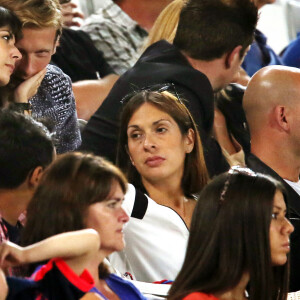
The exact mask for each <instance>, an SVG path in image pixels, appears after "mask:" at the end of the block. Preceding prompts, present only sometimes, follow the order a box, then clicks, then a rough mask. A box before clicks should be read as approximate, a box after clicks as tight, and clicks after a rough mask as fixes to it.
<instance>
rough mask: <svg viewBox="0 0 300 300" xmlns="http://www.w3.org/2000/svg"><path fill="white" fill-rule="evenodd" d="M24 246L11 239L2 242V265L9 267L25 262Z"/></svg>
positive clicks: (0, 260)
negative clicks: (10, 240)
mask: <svg viewBox="0 0 300 300" xmlns="http://www.w3.org/2000/svg"><path fill="white" fill-rule="evenodd" d="M24 260H25V258H24V253H23V248H22V247H20V246H18V245H16V244H14V243H12V242H9V241H6V242H3V243H2V244H0V267H1V268H4V269H5V268H8V267H14V266H17V265H20V264H23V263H24V262H25V261H24Z"/></svg>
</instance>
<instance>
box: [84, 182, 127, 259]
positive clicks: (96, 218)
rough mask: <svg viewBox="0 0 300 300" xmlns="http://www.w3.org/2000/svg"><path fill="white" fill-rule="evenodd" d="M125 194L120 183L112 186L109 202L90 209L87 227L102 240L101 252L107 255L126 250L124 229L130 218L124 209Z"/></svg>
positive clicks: (99, 203)
mask: <svg viewBox="0 0 300 300" xmlns="http://www.w3.org/2000/svg"><path fill="white" fill-rule="evenodd" d="M123 199H124V193H123V191H122V189H121V186H120V184H119V183H117V182H115V183H114V184H113V185H112V189H111V195H110V196H109V197H108V199H107V200H105V201H102V202H96V203H94V204H92V205H90V206H89V207H88V210H87V216H86V227H87V228H93V229H95V230H96V231H97V232H98V233H99V235H100V239H101V250H102V251H103V252H105V254H106V255H109V254H111V253H112V252H114V251H120V250H122V249H123V248H124V246H125V242H124V236H123V227H124V224H125V223H127V222H128V220H129V217H128V215H127V214H126V212H125V211H124V210H123V208H122V203H123Z"/></svg>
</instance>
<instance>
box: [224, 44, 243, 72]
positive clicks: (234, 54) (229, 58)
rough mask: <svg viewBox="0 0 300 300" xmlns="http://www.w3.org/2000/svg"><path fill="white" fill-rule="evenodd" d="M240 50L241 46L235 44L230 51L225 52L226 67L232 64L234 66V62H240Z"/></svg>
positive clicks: (228, 67)
mask: <svg viewBox="0 0 300 300" xmlns="http://www.w3.org/2000/svg"><path fill="white" fill-rule="evenodd" d="M241 50H242V46H236V47H235V48H234V49H233V50H232V51H231V52H229V53H227V55H226V57H225V67H226V69H230V68H231V67H232V66H233V65H234V66H235V65H236V64H239V65H240V64H241V56H240V52H241Z"/></svg>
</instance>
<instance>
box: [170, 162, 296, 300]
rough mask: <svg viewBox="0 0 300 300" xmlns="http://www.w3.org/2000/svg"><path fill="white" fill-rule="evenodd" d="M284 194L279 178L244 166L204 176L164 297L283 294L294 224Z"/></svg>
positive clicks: (256, 299) (188, 299)
mask: <svg viewBox="0 0 300 300" xmlns="http://www.w3.org/2000/svg"><path fill="white" fill-rule="evenodd" d="M284 199H285V190H284V188H283V186H282V185H281V184H280V183H279V182H277V181H276V180H274V179H272V178H271V177H268V176H265V175H262V174H256V173H254V172H253V171H251V170H249V169H243V168H238V167H235V168H232V169H231V170H230V171H229V172H228V173H225V174H222V175H220V176H218V177H217V178H215V179H214V180H213V181H212V182H210V183H209V184H208V185H207V186H206V187H205V188H204V189H203V191H202V192H201V195H200V198H199V200H198V203H197V206H196V209H195V211H194V215H193V219H192V224H191V230H190V237H189V242H188V247H187V252H186V257H185V261H184V264H183V266H182V269H181V271H180V273H179V274H178V276H177V278H176V279H175V281H174V283H173V284H172V287H171V289H170V292H169V298H168V299H185V300H192V299H193V300H196V299H197V300H204V299H210V300H217V299H219V300H224V299H237V300H238V299H246V298H248V299H253V300H267V299H268V300H271V299H273V300H275V299H276V300H284V299H286V298H287V287H288V253H289V250H290V249H289V236H290V234H291V233H292V232H293V230H294V228H293V226H292V225H291V224H290V222H289V221H288V220H287V219H286V216H285V215H286V205H285V201H284ZM247 294H248V296H247Z"/></svg>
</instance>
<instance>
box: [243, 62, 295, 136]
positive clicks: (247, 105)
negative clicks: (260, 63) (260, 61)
mask: <svg viewBox="0 0 300 300" xmlns="http://www.w3.org/2000/svg"><path fill="white" fill-rule="evenodd" d="M277 106H284V107H287V108H291V109H293V108H295V107H296V106H299V107H300V70H299V69H297V68H291V67H283V66H269V67H265V68H262V69H261V70H259V71H258V72H257V73H255V74H254V76H253V77H252V78H251V80H250V81H249V84H248V86H247V89H246V91H245V94H244V99H243V108H244V110H245V113H246V118H247V121H248V124H249V129H250V132H251V134H253V133H254V132H256V131H257V130H260V129H261V128H263V127H264V126H270V122H271V119H272V118H271V117H272V113H273V112H274V110H275V108H276V107H277Z"/></svg>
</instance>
